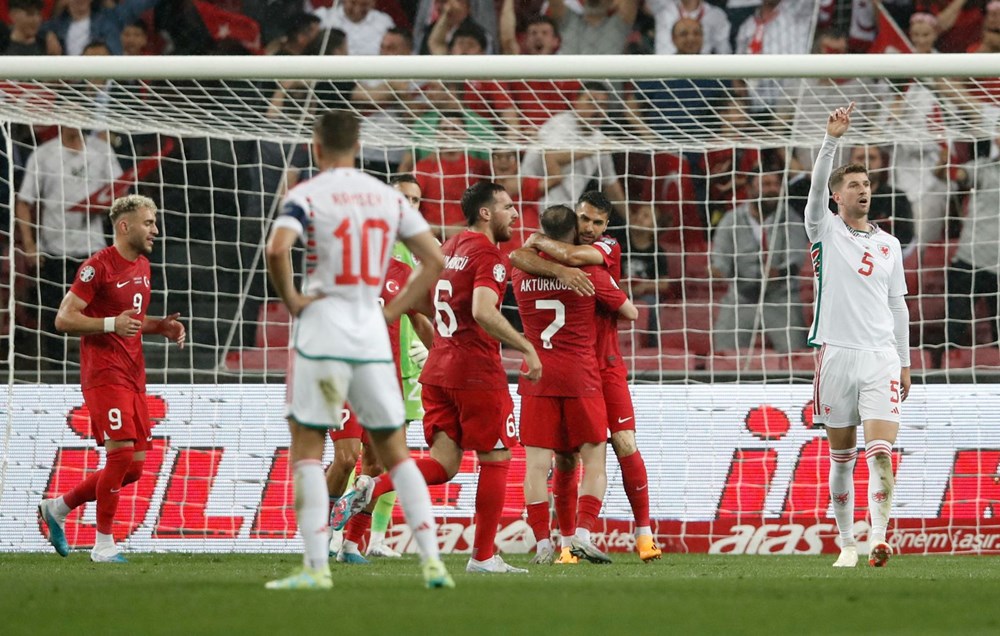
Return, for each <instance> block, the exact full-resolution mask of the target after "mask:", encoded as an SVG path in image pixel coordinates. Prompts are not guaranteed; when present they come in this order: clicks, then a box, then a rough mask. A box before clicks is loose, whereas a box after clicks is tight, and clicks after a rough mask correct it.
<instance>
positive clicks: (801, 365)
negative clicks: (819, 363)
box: [788, 349, 818, 372]
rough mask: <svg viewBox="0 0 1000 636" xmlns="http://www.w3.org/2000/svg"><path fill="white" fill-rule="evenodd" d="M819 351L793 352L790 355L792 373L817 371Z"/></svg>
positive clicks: (789, 361)
mask: <svg viewBox="0 0 1000 636" xmlns="http://www.w3.org/2000/svg"><path fill="white" fill-rule="evenodd" d="M817 351H818V349H812V350H808V351H792V352H791V353H790V354H788V363H789V365H788V366H789V368H790V369H791V370H792V371H810V372H815V371H816V355H817V354H816V352H817Z"/></svg>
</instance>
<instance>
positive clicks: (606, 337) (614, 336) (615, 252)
mask: <svg viewBox="0 0 1000 636" xmlns="http://www.w3.org/2000/svg"><path fill="white" fill-rule="evenodd" d="M593 246H594V248H595V249H597V251H598V252H600V253H601V256H603V257H604V266H605V267H607V268H608V273H609V274H610V275H611V278H612V279H613V280H614V281H615V283H616V284H617V283H618V281H620V280H621V277H622V246H621V245H619V244H618V241H617V240H615V239H614V238H612V237H610V236H607V235H604V236H602V237H601V238H599V239H597V240H596V241H594V242H593ZM596 315H597V319H596V324H597V344H596V346H597V367H598V368H599V369H601V370H603V369H606V368H608V367H617V366H621V364H622V352H621V349H619V348H618V314H617V313H611V312H608V311H604V310H602V309H598V310H597V314H596Z"/></svg>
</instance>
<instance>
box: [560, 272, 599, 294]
mask: <svg viewBox="0 0 1000 636" xmlns="http://www.w3.org/2000/svg"><path fill="white" fill-rule="evenodd" d="M558 278H559V282H560V283H562V284H563V285H565V286H567V287H569V288H570V289H572V290H573V291H574V292H576V295H577V296H593V295H594V284H593V283H592V282H590V274H588V273H586V272H584V271H581V270H579V269H577V268H576V267H563V268H562V269H561V270H560V274H559V277H558Z"/></svg>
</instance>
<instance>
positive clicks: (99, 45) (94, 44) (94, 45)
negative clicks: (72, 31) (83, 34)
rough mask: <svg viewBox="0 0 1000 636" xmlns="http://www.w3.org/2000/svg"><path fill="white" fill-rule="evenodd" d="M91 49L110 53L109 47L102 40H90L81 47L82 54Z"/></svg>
mask: <svg viewBox="0 0 1000 636" xmlns="http://www.w3.org/2000/svg"><path fill="white" fill-rule="evenodd" d="M91 49H104V50H105V51H107V52H108V53H111V47H110V46H108V43H107V42H105V41H104V40H91V41H90V42H87V46H85V47H83V52H84V53H86V52H87V51H89V50H91Z"/></svg>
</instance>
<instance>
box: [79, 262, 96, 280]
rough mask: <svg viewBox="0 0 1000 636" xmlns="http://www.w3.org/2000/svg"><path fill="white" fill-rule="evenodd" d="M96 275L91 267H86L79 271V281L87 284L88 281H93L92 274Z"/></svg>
mask: <svg viewBox="0 0 1000 636" xmlns="http://www.w3.org/2000/svg"><path fill="white" fill-rule="evenodd" d="M96 273H97V272H96V271H94V268H93V267H91V266H90V265H87V266H86V267H84V268H83V269H81V270H80V280H82V281H83V282H85V283H89V282H90V281H92V280H94V274H96Z"/></svg>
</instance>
